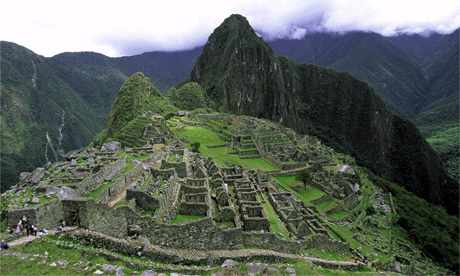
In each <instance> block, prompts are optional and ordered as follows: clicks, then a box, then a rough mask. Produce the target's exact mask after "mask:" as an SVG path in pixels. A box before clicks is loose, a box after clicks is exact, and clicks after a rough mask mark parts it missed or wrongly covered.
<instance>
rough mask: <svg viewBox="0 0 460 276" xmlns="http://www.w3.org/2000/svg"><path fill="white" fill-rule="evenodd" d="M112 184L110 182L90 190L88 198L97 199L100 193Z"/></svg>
mask: <svg viewBox="0 0 460 276" xmlns="http://www.w3.org/2000/svg"><path fill="white" fill-rule="evenodd" d="M112 184H113V183H112V182H107V183H104V184H102V185H101V186H99V188H97V189H96V190H92V191H91V192H89V196H90V197H92V198H98V197H99V196H100V195H101V194H102V192H103V191H104V190H105V189H106V188H107V187H109V186H111V185H112Z"/></svg>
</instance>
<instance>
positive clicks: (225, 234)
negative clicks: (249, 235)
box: [136, 217, 243, 250]
mask: <svg viewBox="0 0 460 276" xmlns="http://www.w3.org/2000/svg"><path fill="white" fill-rule="evenodd" d="M136 224H137V225H139V226H140V227H141V228H142V229H149V231H148V232H147V233H145V235H146V236H147V237H148V239H149V240H150V242H151V243H152V244H157V245H159V244H160V243H161V242H168V243H169V244H170V246H171V247H174V248H195V249H200V250H232V249H243V239H242V236H241V235H242V230H241V228H232V229H221V228H219V227H216V225H215V224H214V222H213V221H212V218H210V217H206V218H203V219H200V220H195V221H187V222H182V223H178V224H172V225H169V224H155V223H154V222H153V220H151V219H149V218H147V217H142V218H140V219H139V220H138V221H137V223H136Z"/></svg>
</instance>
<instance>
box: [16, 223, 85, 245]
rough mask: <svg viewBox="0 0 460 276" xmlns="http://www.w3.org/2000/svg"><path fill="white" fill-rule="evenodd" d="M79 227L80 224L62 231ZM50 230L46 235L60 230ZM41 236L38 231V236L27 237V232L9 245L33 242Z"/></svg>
mask: <svg viewBox="0 0 460 276" xmlns="http://www.w3.org/2000/svg"><path fill="white" fill-rule="evenodd" d="M77 227H78V226H68V227H64V228H63V229H62V232H70V231H73V230H75V229H77ZM48 231H49V233H48V234H46V235H54V234H56V233H57V232H58V231H57V230H48ZM13 235H16V234H13ZM46 235H45V236H46ZM39 238H41V237H40V236H39V235H38V233H37V236H34V235H30V236H28V237H27V234H23V237H21V238H19V239H16V240H13V241H11V242H9V243H8V245H9V246H10V247H11V246H16V245H21V244H28V243H31V242H33V241H34V240H35V239H39Z"/></svg>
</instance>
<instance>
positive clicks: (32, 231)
mask: <svg viewBox="0 0 460 276" xmlns="http://www.w3.org/2000/svg"><path fill="white" fill-rule="evenodd" d="M24 230H25V231H26V232H27V236H29V235H35V236H36V235H37V232H38V230H37V227H36V226H35V225H33V224H28V222H27V218H26V216H22V217H21V219H20V220H19V221H18V222H16V223H15V224H14V225H13V226H8V227H7V228H6V233H7V234H18V235H22V234H23V233H24Z"/></svg>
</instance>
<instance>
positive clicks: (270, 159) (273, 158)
mask: <svg viewBox="0 0 460 276" xmlns="http://www.w3.org/2000/svg"><path fill="white" fill-rule="evenodd" d="M265 160H266V161H268V162H270V163H272V164H273V165H275V166H276V167H278V168H279V169H282V168H283V162H281V160H279V159H278V157H276V156H275V155H274V154H273V153H271V152H267V153H265Z"/></svg>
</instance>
